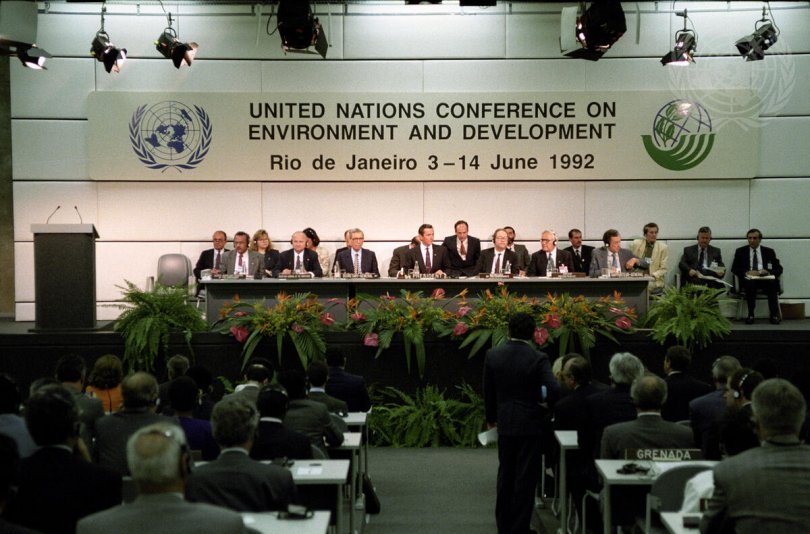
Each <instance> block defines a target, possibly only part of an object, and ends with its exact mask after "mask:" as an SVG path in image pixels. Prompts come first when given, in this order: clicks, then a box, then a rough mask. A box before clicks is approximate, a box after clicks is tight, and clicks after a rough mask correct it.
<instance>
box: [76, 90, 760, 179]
mask: <svg viewBox="0 0 810 534" xmlns="http://www.w3.org/2000/svg"><path fill="white" fill-rule="evenodd" d="M722 93H723V101H724V102H726V103H727V104H728V105H727V106H725V107H724V109H722V110H715V109H711V108H710V107H709V106H704V105H703V104H702V103H701V102H699V101H696V100H693V99H689V98H686V97H684V98H682V99H677V98H674V97H673V95H672V93H671V92H663V91H662V92H646V91H645V92H640V91H633V92H616V93H603V92H565V93H417V94H411V93H404V94H385V93H328V94H320V93H312V94H307V93H304V94H297V93H289V94H287V93H283V94H282V93H168V94H166V93H122V92H97V93H92V94H91V95H90V97H89V104H88V117H89V125H90V134H89V139H88V143H89V144H88V160H89V165H88V166H89V172H90V177H91V178H92V179H96V180H235V181H246V180H248V181H250V180H255V181H274V180H280V181H281V180H283V181H290V180H293V181H316V180H318V181H323V180H326V181H332V180H334V181H351V180H357V181H365V180H369V181H387V180H397V181H402V180H406V181H407V180H414V181H447V180H465V181H466V180H583V179H588V180H627V179H644V180H648V179H656V178H666V179H671V178H712V179H715V178H748V177H752V176H754V175H755V174H756V172H757V169H758V154H759V132H758V128H757V127H756V125H757V124H758V117H757V116H756V113H757V110H758V107H757V106H756V105H754V106H752V105H751V102H752V101H754V102H755V98H756V97H755V95H754V94H753V93H752V92H751V91H743V90H727V91H722ZM735 103H739V105H735ZM734 110H742V111H739V112H735V111H734ZM752 126H753V127H752Z"/></svg>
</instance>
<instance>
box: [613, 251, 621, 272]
mask: <svg viewBox="0 0 810 534" xmlns="http://www.w3.org/2000/svg"><path fill="white" fill-rule="evenodd" d="M613 268H614V269H616V270H617V271H618V270H620V268H619V255H618V254H616V253H615V252H614V253H613Z"/></svg>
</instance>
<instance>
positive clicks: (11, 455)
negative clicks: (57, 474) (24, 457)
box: [0, 434, 41, 534]
mask: <svg viewBox="0 0 810 534" xmlns="http://www.w3.org/2000/svg"><path fill="white" fill-rule="evenodd" d="M19 471H20V454H19V453H18V452H17V442H16V441H14V438H12V437H10V436H7V435H5V434H0V532H2V533H3V534H41V533H38V532H37V531H35V530H31V529H29V528H26V527H24V526H22V525H19V524H16V523H12V522H10V521H7V520H6V518H4V517H2V515H3V511H4V510H5V508H6V505H7V504H8V502H9V500H11V497H12V496H13V495H14V493H15V491H14V490H15V488H16V487H17V483H18V480H19Z"/></svg>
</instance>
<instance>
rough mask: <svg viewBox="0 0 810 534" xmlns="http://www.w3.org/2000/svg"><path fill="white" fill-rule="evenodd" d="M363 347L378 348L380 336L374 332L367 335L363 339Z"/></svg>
mask: <svg viewBox="0 0 810 534" xmlns="http://www.w3.org/2000/svg"><path fill="white" fill-rule="evenodd" d="M363 345H365V346H366V347H378V346H379V345H380V336H378V335H377V334H375V333H374V332H372V333H370V334H366V337H364V338H363Z"/></svg>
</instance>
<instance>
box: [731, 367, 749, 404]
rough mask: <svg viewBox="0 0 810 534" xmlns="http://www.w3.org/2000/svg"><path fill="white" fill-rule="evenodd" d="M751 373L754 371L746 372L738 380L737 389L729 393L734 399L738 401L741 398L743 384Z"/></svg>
mask: <svg viewBox="0 0 810 534" xmlns="http://www.w3.org/2000/svg"><path fill="white" fill-rule="evenodd" d="M753 372H754V371H748V372H747V373H745V374H744V375H743V376H742V378H740V382H739V383H738V384H737V387H736V388H735V389H733V390H732V392H731V394H732V395H733V396H734V398H735V399H739V398H740V397H742V387H743V384H745V379H746V378H748V377H749V376H751V373H753Z"/></svg>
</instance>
